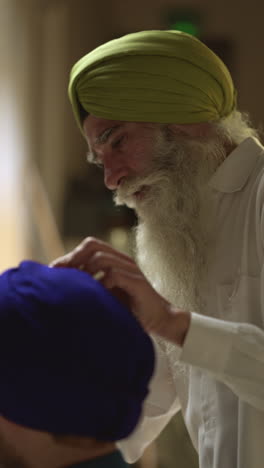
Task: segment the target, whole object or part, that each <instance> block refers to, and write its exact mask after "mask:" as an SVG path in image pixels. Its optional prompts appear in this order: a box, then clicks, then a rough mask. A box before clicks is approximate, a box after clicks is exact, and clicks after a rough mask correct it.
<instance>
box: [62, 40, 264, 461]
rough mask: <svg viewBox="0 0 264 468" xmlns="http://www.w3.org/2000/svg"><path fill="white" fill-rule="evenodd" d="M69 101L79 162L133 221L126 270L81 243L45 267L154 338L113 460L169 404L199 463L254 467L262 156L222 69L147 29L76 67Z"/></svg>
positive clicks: (259, 441) (259, 440)
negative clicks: (129, 426)
mask: <svg viewBox="0 0 264 468" xmlns="http://www.w3.org/2000/svg"><path fill="white" fill-rule="evenodd" d="M69 95H70V100H71V103H72V106H73V111H74V114H75V118H76V120H77V123H78V125H79V128H80V130H81V132H82V133H83V135H84V136H85V138H86V141H87V144H88V160H89V161H90V162H94V163H96V164H100V165H102V166H103V169H104V180H105V184H106V186H107V187H108V188H109V189H110V190H113V191H115V202H116V204H117V205H120V204H126V205H127V206H129V207H131V208H133V209H134V210H135V211H136V213H137V216H138V226H137V229H136V246H137V258H136V261H134V260H132V259H131V258H129V257H128V256H126V255H124V254H122V253H120V252H117V251H116V250H114V249H113V248H112V247H111V246H109V245H107V244H105V243H103V242H102V241H100V240H98V239H94V238H87V239H85V240H84V241H83V242H82V243H81V244H80V245H79V246H78V247H77V248H76V249H74V250H73V251H72V252H70V253H69V254H68V255H66V256H65V257H63V258H60V259H58V260H56V261H55V262H54V263H53V265H54V266H68V267H79V268H82V269H85V270H87V271H88V272H90V273H92V274H97V273H98V272H101V282H102V283H103V284H104V286H106V287H107V288H108V289H110V290H111V291H112V292H113V294H115V295H117V296H119V297H120V300H121V301H125V302H126V303H127V304H129V307H130V309H131V312H132V313H133V314H134V315H135V316H136V317H137V319H138V320H139V322H140V323H141V325H142V327H143V328H144V329H145V330H146V331H147V332H148V333H149V334H151V336H152V338H153V340H154V343H155V349H156V354H157V365H156V371H155V375H154V377H153V380H152V387H151V393H150V395H149V397H148V399H147V400H146V404H145V410H144V417H143V418H142V421H141V423H140V424H139V425H138V427H137V429H136V430H135V432H134V433H133V434H132V436H130V437H129V438H128V439H127V440H124V441H123V442H122V443H120V448H121V450H122V452H123V455H124V457H125V458H126V460H127V461H128V462H133V461H135V460H136V459H138V458H139V457H140V456H141V454H142V452H143V450H144V448H145V447H146V446H147V445H148V444H149V443H150V442H151V441H152V440H154V439H155V438H156V437H157V435H158V434H159V433H160V432H161V431H162V430H163V428H164V427H165V426H166V424H167V423H168V421H169V420H170V418H171V417H172V416H173V415H174V414H175V413H176V412H177V411H178V410H179V409H180V408H181V410H182V413H183V416H184V420H185V424H186V427H187V429H188V432H189V434H190V437H191V440H192V442H193V445H194V447H195V448H196V450H197V452H198V455H199V463H200V467H201V468H260V467H262V466H263V460H264V444H263V432H264V332H263V324H264V148H263V147H262V146H261V144H260V142H259V139H258V135H257V132H256V131H255V130H254V129H253V128H252V127H251V126H250V124H249V123H248V120H247V118H246V116H245V115H243V114H242V113H240V112H239V111H238V110H237V107H236V91H235V89H234V85H233V81H232V78H231V76H230V74H229V71H228V70H227V68H226V67H225V65H224V64H223V62H222V61H221V60H220V59H219V57H217V56H216V55H215V54H214V53H213V52H212V51H211V50H210V49H208V48H207V47H206V46H205V45H204V44H203V43H201V42H200V41H199V40H198V39H196V38H194V37H191V36H189V35H187V34H184V33H180V32H177V31H145V32H139V33H134V34H130V35H127V36H124V37H121V38H119V39H116V40H114V41H110V42H108V43H106V44H104V45H102V46H100V47H98V48H97V49H95V50H94V51H92V52H90V53H89V54H88V55H86V56H85V57H83V58H82V59H81V60H80V61H79V62H77V64H76V65H75V66H74V67H73V70H72V73H71V78H70V85H69ZM176 461H177V453H175V464H176Z"/></svg>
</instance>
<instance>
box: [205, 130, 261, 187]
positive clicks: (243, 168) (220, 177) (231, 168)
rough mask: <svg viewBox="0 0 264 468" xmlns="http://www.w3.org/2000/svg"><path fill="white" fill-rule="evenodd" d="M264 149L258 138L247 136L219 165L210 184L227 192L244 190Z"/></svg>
mask: <svg viewBox="0 0 264 468" xmlns="http://www.w3.org/2000/svg"><path fill="white" fill-rule="evenodd" d="M263 150H264V148H263V146H262V145H261V144H260V142H259V141H258V140H257V139H256V138H253V137H249V138H247V139H246V140H244V141H243V142H242V143H240V145H239V146H237V147H236V148H235V149H234V151H232V153H230V154H229V156H228V157H227V158H226V159H225V160H224V162H223V163H222V164H221V166H219V167H218V169H217V170H216V172H215V173H214V174H213V176H212V177H211V179H210V181H209V186H210V187H212V188H214V189H216V190H218V191H219V192H225V193H233V192H238V191H239V190H242V189H243V187H244V186H245V184H246V182H247V180H248V178H249V176H250V174H251V172H252V171H253V169H254V167H255V164H256V162H257V160H258V158H259V157H260V155H261V154H263Z"/></svg>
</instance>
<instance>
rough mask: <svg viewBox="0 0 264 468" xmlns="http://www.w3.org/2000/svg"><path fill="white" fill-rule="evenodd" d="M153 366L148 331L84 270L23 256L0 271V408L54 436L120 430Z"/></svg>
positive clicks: (107, 436)
mask: <svg viewBox="0 0 264 468" xmlns="http://www.w3.org/2000/svg"><path fill="white" fill-rule="evenodd" d="M153 368H154V351H153V346H152V342H151V340H150V338H149V337H148V336H147V335H146V334H145V332H144V331H143V330H142V329H141V327H140V326H139V324H138V323H137V321H136V320H135V319H134V318H133V316H132V315H131V313H130V312H129V310H128V309H127V308H126V307H124V306H123V305H121V303H119V301H118V300H116V299H115V298H114V297H113V296H112V295H111V294H110V293H109V292H108V291H107V290H106V289H105V288H104V287H103V286H102V285H101V284H100V283H99V282H97V281H96V280H94V279H93V278H92V277H91V276H90V275H88V274H86V273H84V272H81V271H78V270H75V269H65V268H49V267H47V266H44V265H40V264H38V263H35V262H29V261H28V262H23V263H22V264H21V265H20V266H19V267H18V268H14V269H11V270H8V271H6V272H5V273H3V274H2V275H1V276H0V372H1V382H0V413H1V414H2V415H3V416H4V417H5V418H6V419H8V420H10V421H12V422H14V423H16V424H20V425H23V426H25V427H29V428H32V429H36V430H40V431H47V432H51V433H54V434H60V436H67V435H76V436H85V437H90V438H95V439H97V440H99V441H100V440H101V441H116V440H120V439H122V438H124V437H126V436H128V435H129V434H130V433H131V432H132V431H133V429H134V428H135V426H136V424H137V422H138V419H139V417H140V414H141V409H142V404H143V401H144V399H145V397H146V395H147V393H148V384H149V380H150V378H151V376H152V373H153Z"/></svg>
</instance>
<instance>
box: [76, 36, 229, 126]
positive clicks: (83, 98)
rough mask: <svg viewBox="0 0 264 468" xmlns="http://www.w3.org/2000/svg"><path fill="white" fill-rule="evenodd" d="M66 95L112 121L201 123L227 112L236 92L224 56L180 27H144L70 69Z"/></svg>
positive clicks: (78, 110) (79, 108)
mask: <svg viewBox="0 0 264 468" xmlns="http://www.w3.org/2000/svg"><path fill="white" fill-rule="evenodd" d="M69 97H70V100H71V103H72V107H73V111H74V115H75V118H76V121H77V123H78V125H79V127H80V129H81V130H82V112H83V110H85V112H86V113H89V114H93V115H95V116H96V117H101V118H105V119H111V120H124V121H135V122H155V123H162V124H165V123H176V124H188V123H200V122H209V121H217V120H219V119H220V118H223V117H226V116H228V115H229V114H230V113H231V112H232V110H233V109H234V108H235V106H236V91H235V89H234V85H233V82H232V78H231V76H230V73H229V71H228V69H227V68H226V66H225V65H224V63H223V62H222V60H221V59H220V58H219V57H218V56H217V55H215V54H214V52H212V51H211V50H210V49H209V48H208V47H207V46H206V45H204V44H203V43H202V42H201V41H199V40H198V39H197V38H195V37H193V36H190V35H188V34H185V33H182V32H179V31H143V32H137V33H133V34H128V35H126V36H123V37H121V38H119V39H115V40H113V41H110V42H107V43H106V44H103V45H102V46H100V47H98V48H97V49H95V50H93V51H92V52H90V53H89V54H87V55H85V56H84V57H83V58H82V59H81V60H79V61H78V62H77V63H76V64H75V66H74V67H73V69H72V71H71V76H70V83H69Z"/></svg>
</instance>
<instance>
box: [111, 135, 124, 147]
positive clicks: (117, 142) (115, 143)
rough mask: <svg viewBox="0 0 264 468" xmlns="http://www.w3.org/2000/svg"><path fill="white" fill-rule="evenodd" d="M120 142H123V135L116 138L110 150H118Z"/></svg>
mask: <svg viewBox="0 0 264 468" xmlns="http://www.w3.org/2000/svg"><path fill="white" fill-rule="evenodd" d="M122 141H124V135H122V136H121V137H118V138H117V139H116V140H114V141H113V143H112V148H118V147H119V146H120V145H121V143H122Z"/></svg>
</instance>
